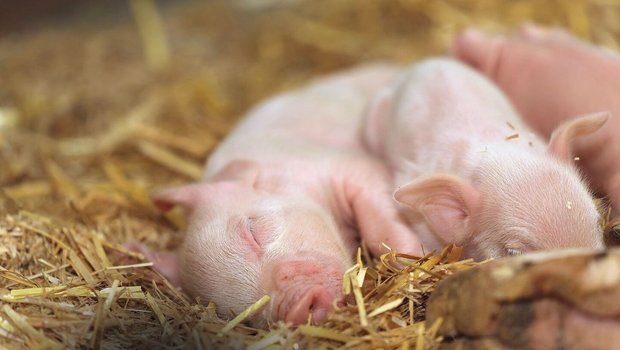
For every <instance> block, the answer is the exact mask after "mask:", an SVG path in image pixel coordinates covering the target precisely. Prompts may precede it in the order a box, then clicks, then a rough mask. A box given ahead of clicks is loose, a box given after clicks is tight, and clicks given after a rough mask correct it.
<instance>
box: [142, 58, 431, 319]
mask: <svg viewBox="0 0 620 350" xmlns="http://www.w3.org/2000/svg"><path fill="white" fill-rule="evenodd" d="M395 73H396V70H395V69H394V68H391V67H387V66H378V65H377V66H366V67H362V68H359V69H357V70H353V71H348V72H344V73H341V74H338V75H335V76H331V77H328V78H324V79H322V80H319V81H316V82H314V83H312V84H310V85H309V86H307V87H305V88H302V89H300V90H298V91H293V92H290V93H285V94H282V95H279V96H276V97H274V98H272V99H270V100H268V101H267V102H265V103H262V104H261V105H259V106H258V107H256V108H255V109H254V110H253V111H251V112H250V113H249V114H248V115H247V116H246V117H245V118H244V119H243V120H242V121H241V122H240V124H238V125H237V127H236V128H235V129H234V130H233V131H232V133H231V134H230V135H229V136H228V137H227V138H226V139H225V140H224V141H223V142H222V143H221V144H220V145H219V147H218V148H217V149H216V150H215V151H214V153H212V155H211V156H210V158H209V160H208V162H207V165H206V169H205V173H204V178H203V180H202V181H201V182H199V183H194V184H189V185H186V186H182V187H178V188H170V189H164V190H161V191H159V192H157V193H156V194H155V195H154V201H155V203H156V204H157V205H158V206H159V207H160V208H161V209H163V210H166V209H169V208H170V207H172V206H173V205H180V206H182V207H183V208H185V210H186V212H187V214H188V230H187V234H186V237H185V240H184V242H183V243H182V246H181V247H180V248H179V249H178V250H177V251H176V252H172V253H167V254H166V253H164V254H154V253H151V252H148V251H147V250H144V251H143V252H144V253H145V255H146V256H147V257H149V258H151V259H152V260H154V262H155V266H156V268H158V269H160V271H162V272H164V273H165V274H166V275H167V276H168V277H169V278H170V279H171V280H172V281H178V283H179V285H180V286H181V287H182V288H183V290H184V291H185V292H187V293H188V294H189V295H191V296H194V297H200V299H201V301H202V302H214V303H215V304H216V305H217V307H218V313H219V314H220V315H221V316H222V317H228V316H230V315H231V314H230V312H232V313H233V314H238V313H239V312H241V311H243V310H244V309H246V308H247V307H248V306H250V305H251V304H253V303H254V302H256V301H257V300H258V299H259V298H261V297H262V296H263V295H269V296H270V297H271V298H270V300H271V301H270V303H269V305H268V307H266V308H265V309H264V310H262V311H261V313H260V314H258V315H257V316H256V317H255V318H254V319H253V320H252V323H253V324H254V325H257V326H261V325H262V324H264V322H266V321H274V320H285V321H288V322H291V323H293V324H300V323H305V322H306V321H307V320H308V319H309V317H310V316H311V317H312V321H313V322H314V323H319V322H321V321H323V320H324V319H325V318H326V315H327V312H328V311H329V309H330V308H331V307H332V305H333V303H334V302H335V301H336V300H338V299H340V298H342V295H341V293H342V291H341V290H342V276H343V273H344V272H345V270H346V269H347V268H349V267H350V266H351V265H352V263H353V254H354V252H355V250H356V247H357V242H358V239H359V236H361V239H363V240H364V241H365V242H366V244H367V245H368V247H369V249H370V250H371V252H374V253H379V252H380V250H381V249H382V243H385V244H386V245H387V246H389V247H391V248H394V249H397V250H399V251H403V252H410V253H414V254H415V253H419V252H421V246H420V244H419V242H418V241H416V239H415V235H413V234H412V233H411V230H410V228H409V227H408V226H407V225H406V223H405V222H404V221H403V220H402V219H401V218H400V215H399V213H398V211H397V209H396V208H395V206H394V205H393V204H392V198H391V195H390V192H391V190H392V183H391V177H390V174H389V172H388V169H387V167H386V166H385V164H384V163H383V162H381V161H380V160H379V159H377V158H376V157H374V156H372V155H371V154H369V153H368V152H367V150H366V149H365V148H364V145H363V142H362V138H361V130H362V121H363V112H364V106H365V105H366V103H367V101H368V100H370V98H371V97H372V96H373V95H374V93H375V92H376V91H377V90H378V89H379V88H380V87H382V86H384V85H385V84H387V83H388V82H389V81H390V79H391V78H392V77H393V76H394V75H395Z"/></svg>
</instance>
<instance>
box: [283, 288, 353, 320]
mask: <svg viewBox="0 0 620 350" xmlns="http://www.w3.org/2000/svg"><path fill="white" fill-rule="evenodd" d="M336 290H339V289H336ZM289 291H290V292H293V290H289ZM286 294H288V295H286ZM286 294H285V295H284V298H283V299H282V300H281V302H280V303H277V304H276V305H275V308H274V313H273V315H274V316H275V317H276V319H278V320H284V321H286V322H287V323H291V324H293V325H300V324H304V323H306V322H308V320H309V319H311V320H312V323H313V324H320V323H323V322H325V320H327V315H328V314H329V312H330V311H331V309H332V307H333V305H334V302H335V301H336V300H337V299H339V298H340V295H339V293H334V290H333V288H328V287H326V286H322V285H315V286H312V287H310V288H308V287H305V288H297V289H296V290H295V291H294V293H286ZM340 299H341V298H340Z"/></svg>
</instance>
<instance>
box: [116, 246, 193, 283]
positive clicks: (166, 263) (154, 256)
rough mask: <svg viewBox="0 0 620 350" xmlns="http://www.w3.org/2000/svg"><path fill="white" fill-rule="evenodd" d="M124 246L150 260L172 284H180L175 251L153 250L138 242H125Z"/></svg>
mask: <svg viewBox="0 0 620 350" xmlns="http://www.w3.org/2000/svg"><path fill="white" fill-rule="evenodd" d="M125 247H127V249H129V250H132V251H135V252H140V253H142V255H144V257H145V258H146V260H149V261H151V262H152V263H153V267H155V269H157V271H159V272H160V273H161V274H162V275H164V277H166V278H167V279H168V281H170V283H172V285H173V286H175V287H180V286H181V278H180V275H179V265H178V261H177V253H176V252H155V251H153V250H151V249H150V248H149V247H147V246H146V245H144V244H143V243H140V242H130V243H127V244H125Z"/></svg>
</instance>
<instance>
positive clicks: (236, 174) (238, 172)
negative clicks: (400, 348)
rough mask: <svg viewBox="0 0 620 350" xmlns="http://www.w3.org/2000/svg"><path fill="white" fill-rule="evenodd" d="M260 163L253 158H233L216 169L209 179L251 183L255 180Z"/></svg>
mask: <svg viewBox="0 0 620 350" xmlns="http://www.w3.org/2000/svg"><path fill="white" fill-rule="evenodd" d="M259 170H260V165H259V164H258V163H256V162H255V161H253V160H248V159H238V160H233V161H232V162H230V163H228V164H227V165H226V166H224V167H223V168H222V169H221V170H220V171H218V172H217V173H216V174H215V175H214V176H213V177H212V178H211V181H241V182H243V183H246V184H249V185H252V184H254V183H255V182H256V178H257V177H258V173H259Z"/></svg>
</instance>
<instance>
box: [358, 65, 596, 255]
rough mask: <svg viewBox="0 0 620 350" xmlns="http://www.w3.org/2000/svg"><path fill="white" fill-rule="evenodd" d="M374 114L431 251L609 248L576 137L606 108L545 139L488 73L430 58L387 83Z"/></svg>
mask: <svg viewBox="0 0 620 350" xmlns="http://www.w3.org/2000/svg"><path fill="white" fill-rule="evenodd" d="M532 83H533V84H535V81H534V82H532ZM367 118H368V124H367V127H366V130H365V135H366V140H367V143H368V145H369V147H370V148H371V149H372V150H373V152H375V153H376V154H378V155H382V156H383V157H385V158H386V159H387V161H388V163H389V164H390V166H391V167H392V170H393V172H394V176H395V181H396V185H397V186H402V187H400V188H398V189H397V191H396V193H395V194H394V196H395V198H396V200H397V201H398V202H400V203H402V204H404V205H405V206H406V207H408V208H409V214H408V219H410V221H411V225H412V228H413V230H414V232H416V233H417V235H418V237H419V239H420V240H421V241H422V242H423V244H424V247H425V249H426V250H427V251H430V250H434V249H438V248H440V247H442V246H443V245H445V244H448V243H456V244H458V245H462V246H463V247H464V254H465V256H467V257H472V258H475V259H485V258H491V257H500V256H505V255H514V254H520V253H524V252H528V251H533V250H542V249H552V248H562V247H590V248H597V249H598V248H603V247H604V245H603V236H602V232H601V228H600V227H599V214H598V212H597V208H596V206H595V203H594V200H593V197H592V195H591V193H590V192H589V190H588V188H587V187H586V185H585V184H584V181H583V180H582V178H581V177H580V175H579V173H578V172H577V171H576V169H575V167H574V166H573V164H572V157H571V144H572V143H573V141H574V140H576V139H577V138H579V137H581V136H584V135H587V134H589V133H592V132H594V131H596V130H597V129H599V128H601V127H602V126H603V124H604V123H605V122H606V121H607V119H608V114H606V113H600V114H593V115H588V116H585V117H581V118H577V119H574V120H571V121H569V122H568V123H565V124H563V125H561V126H559V127H558V128H557V129H556V130H555V131H554V132H553V134H552V136H551V139H550V141H549V144H548V145H545V144H544V143H543V141H542V140H541V139H540V138H539V137H537V136H535V135H534V134H532V133H531V132H530V131H529V130H528V129H527V128H526V127H525V126H524V124H523V123H522V122H521V120H520V119H519V117H518V115H517V114H516V113H515V111H514V110H513V108H512V106H511V105H510V103H509V102H508V101H507V99H506V98H505V97H504V96H503V95H502V93H501V92H500V91H499V90H498V89H497V88H496V87H495V86H494V85H492V84H491V83H490V82H489V81H488V80H487V79H486V78H484V77H483V76H482V75H481V74H479V73H476V72H475V71H473V70H472V69H470V68H468V67H466V66H464V65H462V64H460V63H457V62H456V61H453V60H449V59H431V60H428V61H423V62H421V63H419V64H416V65H414V66H413V67H411V68H410V69H408V70H406V71H405V72H404V73H402V74H400V75H399V76H398V77H397V78H396V79H395V81H394V82H393V83H392V84H391V85H388V86H387V87H386V88H384V89H383V90H381V91H380V92H379V93H378V94H377V95H376V96H375V98H374V99H373V101H372V103H371V104H370V106H369V108H368V112H367ZM411 180H413V181H411ZM409 181H411V182H409ZM405 211H406V210H405Z"/></svg>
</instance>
